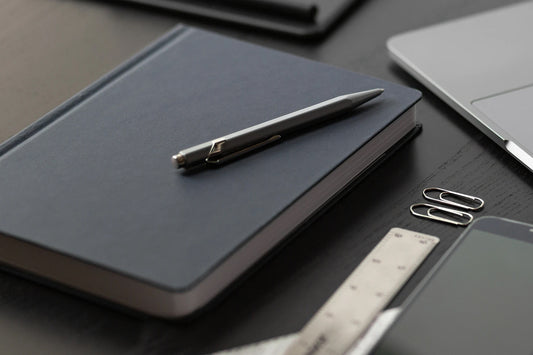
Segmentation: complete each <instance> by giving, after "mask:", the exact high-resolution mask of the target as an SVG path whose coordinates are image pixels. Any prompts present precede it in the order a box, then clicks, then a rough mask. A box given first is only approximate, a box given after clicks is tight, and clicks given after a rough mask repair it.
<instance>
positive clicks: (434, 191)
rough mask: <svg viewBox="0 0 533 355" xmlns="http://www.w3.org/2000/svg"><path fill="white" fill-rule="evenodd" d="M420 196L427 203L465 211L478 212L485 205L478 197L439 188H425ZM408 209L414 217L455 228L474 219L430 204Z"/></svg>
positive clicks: (468, 214) (461, 212)
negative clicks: (450, 225)
mask: <svg viewBox="0 0 533 355" xmlns="http://www.w3.org/2000/svg"><path fill="white" fill-rule="evenodd" d="M422 195H423V196H424V197H425V198H426V199H427V200H429V201H433V202H437V203H440V204H443V205H446V206H451V207H455V208H460V209H462V210H467V211H478V210H480V209H481V208H483V205H484V204H485V201H483V200H482V199H480V198H479V197H476V196H470V195H465V194H462V193H459V192H455V191H450V190H445V189H441V188H440V187H428V188H425V189H424V191H422ZM409 209H410V210H411V214H413V215H414V216H416V217H421V218H427V219H431V220H434V221H439V222H444V223H450V224H453V225H456V226H466V225H468V224H469V223H470V222H472V220H473V219H474V216H472V215H471V214H470V213H467V212H464V211H460V210H457V209H453V208H447V207H441V206H436V205H433V204H430V203H415V204H413V205H411V207H409ZM419 211H423V212H419Z"/></svg>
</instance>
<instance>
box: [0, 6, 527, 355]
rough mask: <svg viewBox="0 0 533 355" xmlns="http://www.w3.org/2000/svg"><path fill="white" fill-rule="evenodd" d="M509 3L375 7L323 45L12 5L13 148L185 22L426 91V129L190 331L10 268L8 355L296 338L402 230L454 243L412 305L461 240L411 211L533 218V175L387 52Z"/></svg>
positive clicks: (114, 13)
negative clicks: (436, 190) (395, 39)
mask: <svg viewBox="0 0 533 355" xmlns="http://www.w3.org/2000/svg"><path fill="white" fill-rule="evenodd" d="M504 3H509V2H508V1H507V2H506V1H502V0H475V1H468V2H466V3H465V2H464V1H462V0H449V1H437V0H432V1H428V0H406V1H394V0H366V1H362V2H361V3H360V4H359V5H357V6H355V7H354V8H353V10H352V11H351V12H350V13H348V14H347V15H346V17H345V18H344V19H343V21H342V22H341V23H340V24H339V25H338V26H337V27H336V28H335V29H334V30H333V31H332V32H331V33H330V34H329V35H328V36H326V37H325V38H323V39H322V40H318V41H301V40H297V39H294V38H287V37H283V36H280V35H275V34H272V33H266V32H261V31H256V30H253V29H249V28H243V27H237V26H229V25H225V24H222V23H218V22H216V23H215V22H211V21H206V20H201V19H197V18H193V17H185V16H182V15H178V14H169V13H166V12H163V11H154V10H150V9H148V8H143V7H131V6H124V5H121V4H119V3H115V2H107V1H88V0H85V1H84V0H78V1H75V0H1V1H0V23H1V24H2V25H1V30H0V107H1V108H2V115H1V116H0V141H3V140H5V139H6V138H8V137H9V136H11V135H13V134H14V133H16V132H17V131H19V130H20V129H22V128H23V127H25V126H26V125H28V124H30V123H32V122H33V121H35V120H36V119H37V118H39V117H40V116H41V115H43V114H44V113H46V112H47V111H48V110H50V109H52V108H53V107H55V106H56V105H57V104H59V103H61V102H62V101H64V100H65V99H67V98H68V97H70V96H71V95H73V94H74V93H76V92H77V91H78V90H80V89H82V88H83V87H85V86H86V85H88V84H89V83H91V82H92V81H93V80H95V79H97V78H98V77H99V76H101V75H102V74H104V73H106V72H107V71H109V70H110V69H112V68H113V67H114V66H115V65H117V64H119V63H120V62H121V61H123V60H124V59H126V58H128V57H129V56H130V55H132V54H133V53H135V52H136V51H138V50H139V49H141V48H142V47H144V46H145V45H146V44H147V43H149V42H150V41H151V40H153V39H155V38H156V37H158V36H159V35H160V34H162V33H164V32H165V31H166V30H168V29H169V28H171V27H172V26H173V25H174V24H176V23H178V22H185V23H188V24H192V25H195V26H199V27H203V28H207V29H211V30H213V31H217V32H220V33H224V34H227V35H229V36H233V37H237V38H241V39H244V40H248V41H251V42H255V43H259V44H262V45H265V46H268V47H272V48H277V49H279V50H283V51H287V52H291V53H295V54H298V55H301V56H304V57H308V58H312V59H315V60H318V61H323V62H327V63H331V64H334V65H337V66H340V67H344V68H348V69H351V70H354V71H360V72H363V73H367V74H370V75H374V76H378V77H381V78H384V79H387V80H391V81H395V82H400V83H403V84H406V85H409V86H413V87H416V88H418V89H420V90H421V91H422V92H423V93H424V99H423V101H422V102H421V103H420V104H419V106H418V108H419V110H418V117H419V121H420V122H422V123H423V125H424V130H423V132H422V134H421V135H419V136H418V137H417V138H415V140H413V141H412V142H410V143H409V144H407V145H406V146H404V147H403V148H401V150H400V151H398V152H397V153H396V154H395V155H394V156H392V157H391V158H389V159H388V160H387V161H386V162H385V163H384V164H382V165H381V166H379V167H378V168H377V169H376V170H375V171H374V172H373V173H372V174H371V175H370V176H369V177H368V178H366V179H365V180H364V181H363V182H361V183H360V184H359V185H357V186H355V187H354V188H353V189H352V190H351V191H350V192H349V193H348V194H347V195H346V196H345V197H344V198H343V199H342V200H341V201H339V202H338V203H337V204H336V205H335V206H333V207H332V208H331V209H329V210H328V211H327V212H326V213H325V214H323V215H322V216H320V217H319V218H318V219H317V220H316V221H315V222H314V223H313V224H311V225H310V226H309V227H308V228H306V229H305V230H303V231H302V232H301V233H299V235H297V237H296V238H294V239H293V240H292V241H291V242H290V243H289V244H288V245H286V247H285V248H283V249H282V250H281V251H280V252H279V253H277V254H276V255H274V256H273V257H272V258H270V260H268V261H267V262H266V263H265V264H264V265H263V266H262V267H261V268H260V269H259V270H257V271H256V272H255V273H253V274H252V275H250V277H248V278H246V279H245V280H243V281H242V282H241V283H240V284H239V285H237V286H236V287H235V288H233V290H232V291H231V292H230V293H229V294H228V295H226V297H224V298H223V299H221V300H220V301H219V302H217V303H216V304H215V305H213V306H212V307H211V308H210V309H209V310H207V311H206V312H205V313H203V314H202V315H200V316H199V317H197V318H195V319H193V320H190V321H188V322H185V323H183V322H181V323H177V322H169V321H162V320H158V319H152V318H141V317H139V316H134V315H129V314H125V313H123V312H119V311H116V310H114V309H111V308H108V307H106V306H101V305H98V304H95V303H92V302H89V301H86V300H84V299H81V298H78V297H75V296H71V295H69V294H66V293H63V292H60V291H57V290H55V289H51V288H48V287H46V286H41V285H38V284H36V283H33V282H31V281H27V280H25V279H23V278H20V277H17V276H14V275H12V274H9V273H0V353H2V354H4V353H20V354H23V353H27V354H32V353H50V354H62V353H69V354H80V353H95V354H114V353H133V354H137V353H156V354H159V353H162V354H167V353H193V354H195V353H205V352H211V351H215V350H221V349H224V348H229V347H233V346H237V345H242V344H246V343H250V342H254V341H258V340H261V339H266V338H270V337H274V336H278V335H282V334H286V333H290V332H294V331H297V330H298V329H299V328H301V327H302V325H303V324H304V323H305V322H306V321H307V320H308V319H309V318H310V317H311V315H312V314H313V313H314V312H315V311H316V310H317V308H318V307H319V306H320V305H321V304H322V303H323V302H324V301H325V300H326V299H327V297H328V296H329V295H330V294H331V293H332V292H333V291H334V290H335V288H336V287H337V286H338V285H339V284H340V283H341V281H342V280H343V279H344V278H345V277H346V276H347V275H348V274H349V273H350V271H351V270H352V269H353V268H354V267H355V266H356V265H357V264H358V263H359V262H360V261H361V260H362V258H363V257H364V256H365V255H366V254H367V253H368V252H369V251H370V250H371V249H372V248H373V246H374V245H375V244H376V243H377V242H378V240H379V239H380V238H381V237H382V236H383V235H384V234H385V233H386V231H387V230H388V229H390V228H391V227H394V226H398V227H404V228H408V229H413V230H417V231H421V232H425V233H429V234H434V235H437V236H439V237H441V244H440V245H439V246H438V247H437V249H436V250H435V252H434V253H433V254H432V255H431V257H430V258H429V259H428V260H427V262H426V263H425V264H424V266H423V267H422V268H421V269H420V270H419V271H418V272H417V273H416V275H415V276H414V277H413V279H412V280H411V281H410V282H409V283H408V285H407V286H406V287H405V288H404V290H403V291H402V292H401V293H400V294H399V296H398V297H397V298H396V299H395V300H394V304H399V303H401V301H402V300H404V298H405V296H406V295H407V294H408V293H409V292H410V291H411V290H412V289H413V287H414V286H415V285H416V284H417V282H418V281H420V279H421V278H422V277H423V276H424V274H425V273H426V272H427V271H428V269H429V268H430V267H431V265H433V264H434V263H435V262H436V261H437V259H438V258H439V256H440V255H442V254H443V253H444V252H445V251H446V249H447V248H448V247H449V246H450V244H451V243H452V242H453V241H454V240H455V239H456V238H457V237H458V236H459V234H460V233H461V231H462V229H460V228H456V227H452V226H448V225H442V224H438V223H435V222H430V221H424V220H420V219H415V218H414V217H412V216H411V215H410V214H409V212H408V206H409V205H410V204H411V203H413V202H416V201H421V191H422V189H423V188H424V187H428V186H440V187H446V188H450V189H454V190H458V191H462V192H465V193H471V194H474V195H477V196H480V197H482V198H484V199H485V201H486V208H485V209H484V210H483V211H482V212H480V213H477V214H476V216H481V215H499V216H504V217H509V218H514V219H518V220H522V221H527V222H533V206H532V203H531V202H532V197H533V175H531V174H530V173H529V172H528V171H527V170H526V169H525V168H524V167H522V166H521V165H520V164H518V163H516V162H515V161H513V160H512V159H510V158H509V157H508V156H507V155H506V154H505V153H504V152H503V151H502V150H501V149H500V148H498V147H497V146H496V145H495V144H493V143H492V142H491V141H490V140H489V139H487V138H485V137H484V136H483V135H482V134H481V133H480V132H478V131H477V130H476V129H475V128H474V127H473V126H471V125H470V124H469V123H467V122H466V121H465V120H464V119H463V118H462V117H461V116H460V115H458V114H457V113H455V112H454V111H453V110H452V109H450V108H449V107H448V106H446V105H445V104H444V103H443V102H441V101H440V100H439V99H438V98H436V97H435V96H434V95H432V94H431V93H429V92H428V91H427V90H426V89H425V88H423V87H422V86H421V85H420V84H418V83H417V82H416V81H414V80H412V79H411V78H410V77H409V76H408V75H406V74H405V73H404V72H403V71H402V70H400V69H399V68H398V67H397V66H395V65H394V64H393V63H392V61H391V60H390V59H389V57H388V56H387V52H386V48H385V41H386V39H387V38H388V37H390V36H391V35H393V34H395V33H398V32H401V31H404V30H408V29H413V28H418V27H421V26H424V25H429V24H432V23H435V22H439V21H442V20H446V19H451V18H455V17H459V16H463V15H467V14H471V13H474V12H478V11H481V10H485V9H489V8H494V7H496V6H498V5H499V4H504ZM428 50H431V49H430V48H428ZM0 173H1V172H0ZM0 218H1V216H0Z"/></svg>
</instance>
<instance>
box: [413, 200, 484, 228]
mask: <svg viewBox="0 0 533 355" xmlns="http://www.w3.org/2000/svg"><path fill="white" fill-rule="evenodd" d="M421 208H424V209H425V213H419V212H417V211H415V209H421ZM409 209H410V210H411V213H412V214H413V215H414V216H417V217H421V218H427V219H431V220H434V221H439V222H444V223H450V224H453V225H456V226H466V225H468V224H469V223H470V222H472V220H473V219H474V217H473V216H472V215H471V214H470V213H466V212H461V211H457V210H452V209H451V208H446V207H439V206H435V205H431V204H429V203H415V204H413V205H411V207H409ZM436 213H440V214H442V215H445V216H449V217H456V219H451V218H446V217H441V216H437V215H436Z"/></svg>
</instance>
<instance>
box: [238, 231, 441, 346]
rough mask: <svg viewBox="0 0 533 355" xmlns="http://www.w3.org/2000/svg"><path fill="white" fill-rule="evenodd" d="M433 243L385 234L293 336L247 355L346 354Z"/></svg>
mask: <svg viewBox="0 0 533 355" xmlns="http://www.w3.org/2000/svg"><path fill="white" fill-rule="evenodd" d="M438 242H439V239H438V238H437V237H433V236H430V235H427V234H422V233H417V232H412V231H409V230H406V229H400V228H393V229H391V230H390V231H389V232H388V233H387V235H386V236H385V237H384V238H383V239H382V240H381V241H380V242H379V244H378V245H377V246H376V247H375V248H374V249H373V250H372V251H371V252H370V254H368V255H367V256H366V258H365V259H364V260H363V261H362V262H361V264H359V266H358V267H357V268H356V269H355V270H354V271H353V272H352V273H351V274H350V276H348V278H347V279H346V280H345V281H344V282H343V284H342V285H341V286H340V287H339V288H338V289H337V290H336V291H335V293H334V294H333V295H332V296H331V297H330V298H329V299H328V301H327V302H326V303H325V304H324V305H323V306H322V307H321V308H320V309H319V310H318V312H317V313H316V314H315V315H314V316H313V318H311V320H310V321H309V322H308V323H307V324H306V325H305V327H304V328H303V329H302V330H301V331H300V332H299V333H298V334H294V335H291V336H288V337H284V338H283V340H281V339H280V341H277V342H276V341H271V342H265V343H263V344H262V348H263V349H261V351H257V352H256V351H253V345H252V346H247V347H246V348H247V350H248V351H247V353H261V352H262V353H265V350H266V353H270V352H269V351H268V349H267V348H269V347H270V348H271V349H270V350H274V349H275V352H272V353H276V354H286V355H319V354H327V355H335V354H339V355H341V354H345V353H347V352H348V350H350V349H351V348H352V346H353V345H354V344H356V343H357V341H358V340H359V339H360V338H361V336H362V335H363V334H364V333H365V332H366V331H367V329H368V328H369V327H370V325H371V324H372V323H373V322H374V320H375V319H376V317H377V316H378V315H379V314H380V312H381V311H382V310H383V309H384V308H385V307H386V306H387V304H388V303H389V302H390V301H391V300H392V298H393V297H394V295H396V293H397V292H398V291H399V290H400V289H401V288H402V286H403V285H404V284H405V282H406V281H407V280H408V279H409V277H410V276H411V275H412V274H413V273H414V272H415V270H416V269H417V268H418V266H420V264H421V263H422V262H423V261H424V259H425V258H426V257H427V256H428V254H429V253H430V252H431V250H433V248H434V247H435V245H437V244H438ZM289 339H290V340H289ZM257 350H259V349H257ZM236 353H237V352H231V354H236Z"/></svg>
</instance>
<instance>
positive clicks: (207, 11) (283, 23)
mask: <svg viewBox="0 0 533 355" xmlns="http://www.w3.org/2000/svg"><path fill="white" fill-rule="evenodd" d="M122 1H123V2H129V3H136V4H143V5H150V6H156V7H159V8H163V9H168V10H174V11H179V12H183V13H187V14H193V15H200V16H205V17H210V18H214V19H218V20H222V21H227V22H233V23H238V24H242V25H248V26H253V27H258V28H263V29H267V30H271V31H276V32H283V33H287V34H291V35H296V36H317V35H321V34H324V33H325V32H326V31H327V30H329V29H330V28H331V27H332V26H333V24H334V23H335V22H336V21H338V20H339V19H340V17H341V16H342V15H343V14H344V13H345V12H347V11H349V8H350V7H351V6H353V5H354V4H355V3H356V2H358V0H122Z"/></svg>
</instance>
